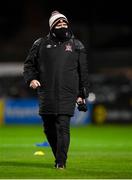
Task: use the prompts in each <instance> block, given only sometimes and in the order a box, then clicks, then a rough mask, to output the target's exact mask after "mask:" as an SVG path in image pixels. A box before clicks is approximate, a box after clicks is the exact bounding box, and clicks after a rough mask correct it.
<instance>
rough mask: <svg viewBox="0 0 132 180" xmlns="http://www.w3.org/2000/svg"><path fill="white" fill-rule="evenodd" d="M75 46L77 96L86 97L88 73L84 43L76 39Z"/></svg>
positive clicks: (87, 92)
mask: <svg viewBox="0 0 132 180" xmlns="http://www.w3.org/2000/svg"><path fill="white" fill-rule="evenodd" d="M76 48H77V51H78V73H79V93H78V97H82V98H87V97H88V96H89V86H90V83H89V77H88V76H89V75H88V60H87V53H86V49H85V47H84V45H83V44H82V43H81V42H80V41H79V40H77V41H76Z"/></svg>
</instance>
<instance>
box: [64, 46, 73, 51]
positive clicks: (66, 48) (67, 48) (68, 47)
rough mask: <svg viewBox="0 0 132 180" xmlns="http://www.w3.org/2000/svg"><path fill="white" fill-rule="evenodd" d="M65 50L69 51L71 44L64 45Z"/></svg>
mask: <svg viewBox="0 0 132 180" xmlns="http://www.w3.org/2000/svg"><path fill="white" fill-rule="evenodd" d="M65 51H71V52H72V46H71V45H70V44H66V45H65Z"/></svg>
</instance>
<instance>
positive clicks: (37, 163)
mask: <svg viewBox="0 0 132 180" xmlns="http://www.w3.org/2000/svg"><path fill="white" fill-rule="evenodd" d="M43 141H46V138H45V136H44V135H43V130H42V126H41V125H32V126H31V125H27V126H24V125H8V126H2V127H0V178H3V179H7V178H8V179H54V178H55V179H64V178H65V179H76V178H78V179H83V178H85V179H108V178H109V179H131V178H132V125H100V126H95V125H87V126H84V127H83V126H82V127H71V144H70V149H69V154H68V162H67V169H65V170H57V169H54V168H53V165H54V157H53V155H52V153H51V149H50V147H37V146H36V145H35V144H36V143H39V142H40V143H41V142H43ZM39 150H42V151H44V152H45V155H44V156H35V155H34V152H35V151H39Z"/></svg>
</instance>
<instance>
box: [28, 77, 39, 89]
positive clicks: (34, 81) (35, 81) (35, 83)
mask: <svg viewBox="0 0 132 180" xmlns="http://www.w3.org/2000/svg"><path fill="white" fill-rule="evenodd" d="M29 86H30V87H31V88H33V89H36V88H37V87H39V86H41V84H40V82H39V81H38V80H35V79H34V80H32V81H31V82H30V85H29Z"/></svg>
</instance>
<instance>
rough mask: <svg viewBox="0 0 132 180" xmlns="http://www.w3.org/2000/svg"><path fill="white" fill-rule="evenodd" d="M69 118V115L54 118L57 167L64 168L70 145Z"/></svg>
mask: <svg viewBox="0 0 132 180" xmlns="http://www.w3.org/2000/svg"><path fill="white" fill-rule="evenodd" d="M70 118H71V116H69V115H61V114H60V115H58V116H57V118H56V129H57V151H56V162H57V166H58V167H60V168H61V167H62V168H64V167H65V166H66V160H67V153H68V149H69V144H70Z"/></svg>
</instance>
